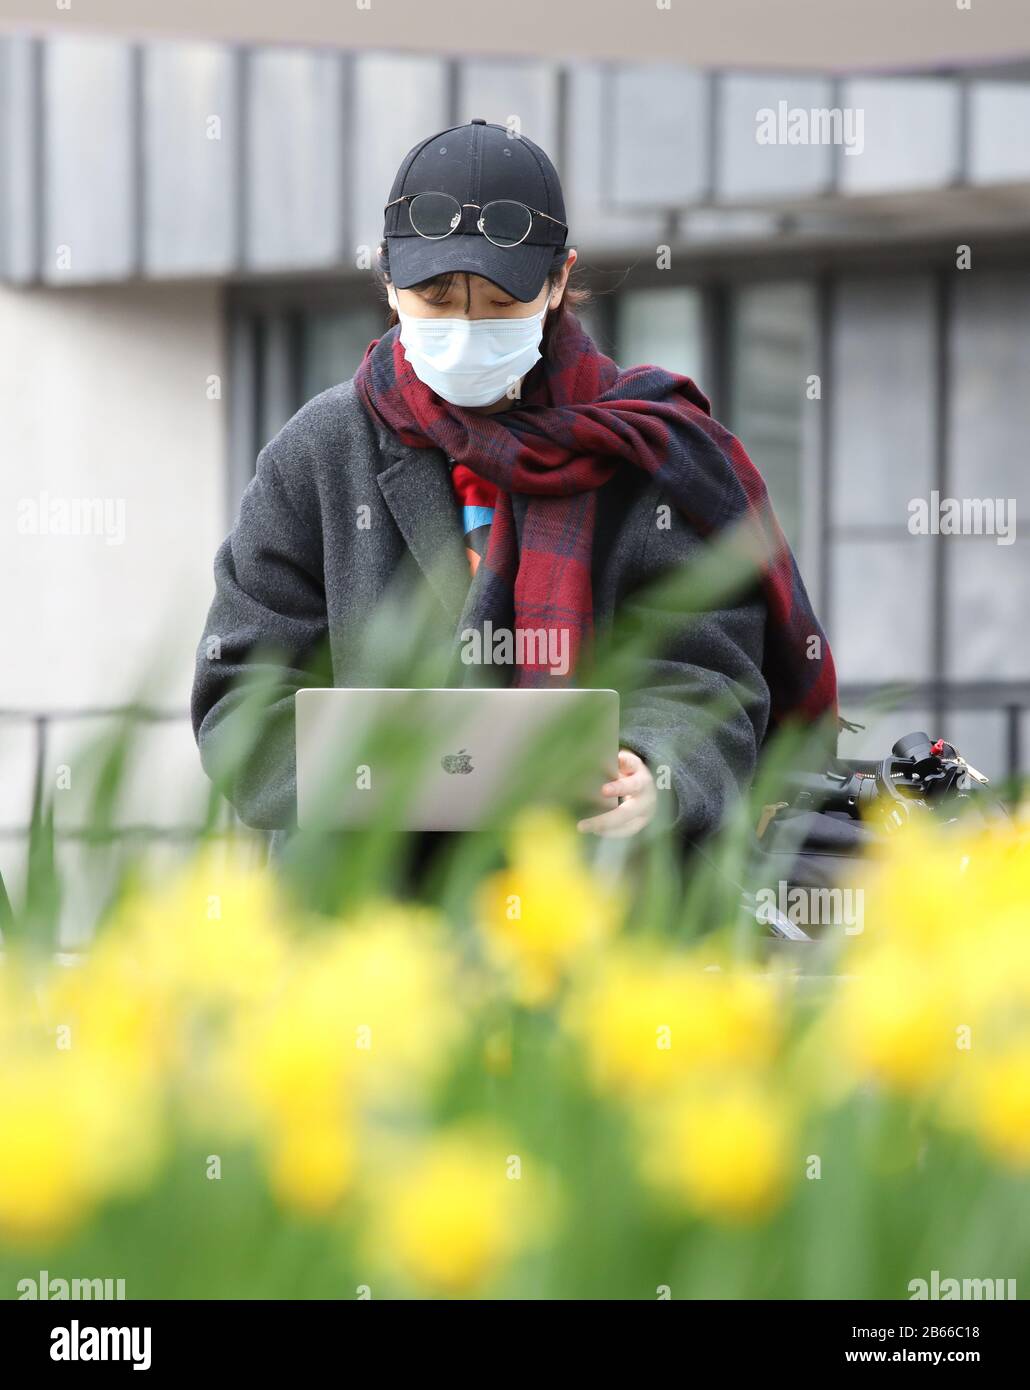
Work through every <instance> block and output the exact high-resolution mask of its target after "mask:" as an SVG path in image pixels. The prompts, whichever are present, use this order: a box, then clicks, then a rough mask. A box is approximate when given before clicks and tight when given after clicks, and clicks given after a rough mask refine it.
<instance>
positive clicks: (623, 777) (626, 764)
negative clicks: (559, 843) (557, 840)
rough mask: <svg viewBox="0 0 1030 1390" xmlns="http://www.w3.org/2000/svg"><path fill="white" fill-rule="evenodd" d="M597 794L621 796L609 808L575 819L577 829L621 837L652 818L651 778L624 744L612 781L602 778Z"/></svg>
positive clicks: (653, 791) (654, 801) (655, 802)
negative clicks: (617, 803)
mask: <svg viewBox="0 0 1030 1390" xmlns="http://www.w3.org/2000/svg"><path fill="white" fill-rule="evenodd" d="M601 795H602V796H619V797H622V800H621V801H620V802H619V805H618V806H616V807H615V809H614V810H612V811H602V813H601V814H600V815H599V816H590V817H589V818H588V819H587V820H581V821H577V822H576V829H577V830H582V831H584V832H590V833H591V834H594V835H603V836H604V837H605V838H606V839H612V840H622V839H625V838H627V837H628V836H630V835H636V834H638V833H639V832H640V831H641V830H643V828H644V826H645V825H649V824H650V823H651V821H652V820H653V819H654V813H655V810H656V809H657V806H658V793H657V791H656V789H655V784H654V778H653V777H652V776H651V772H650V769H649V768H648V767H647V764H646V763H645V762H644V761H643V759H642V758H638V757H637V755H636V753H631V752H630V751H629V749H628V748H621V749H620V750H619V775H618V777H616V779H615V780H614V781H613V782H605V784H604V786H603V787H602V788H601Z"/></svg>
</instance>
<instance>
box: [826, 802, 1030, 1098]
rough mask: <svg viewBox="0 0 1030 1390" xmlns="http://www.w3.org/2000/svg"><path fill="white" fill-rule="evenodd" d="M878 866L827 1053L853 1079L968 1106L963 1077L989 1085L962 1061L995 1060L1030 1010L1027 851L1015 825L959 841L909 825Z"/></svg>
mask: <svg viewBox="0 0 1030 1390" xmlns="http://www.w3.org/2000/svg"><path fill="white" fill-rule="evenodd" d="M879 858H880V864H879V870H878V873H877V875H876V876H875V878H874V880H873V881H872V883H871V891H870V894H869V898H868V900H867V910H866V926H867V933H866V935H865V936H864V937H857V938H855V939H854V940H853V941H852V942H851V943H850V944H849V947H848V950H847V952H846V954H845V957H844V961H843V969H844V970H845V971H846V972H847V974H848V976H849V979H848V980H847V981H846V983H845V984H844V985H843V986H842V987H841V989H840V990H839V994H838V998H837V1001H836V1003H835V1005H834V1006H833V1008H832V1009H831V1011H830V1023H831V1027H832V1028H833V1030H834V1034H833V1036H832V1038H831V1043H832V1045H833V1046H834V1047H835V1048H836V1049H837V1050H839V1051H840V1053H841V1055H842V1059H843V1060H844V1061H845V1063H846V1064H849V1065H851V1066H853V1067H854V1068H855V1071H856V1076H857V1077H859V1078H861V1077H863V1076H864V1077H868V1078H871V1079H874V1080H877V1081H880V1082H882V1083H884V1084H886V1085H888V1086H890V1087H892V1088H894V1089H897V1090H899V1091H904V1092H908V1093H910V1094H923V1095H925V1094H931V1093H932V1094H935V1095H937V1094H939V1093H940V1092H941V1091H942V1088H944V1087H946V1086H950V1087H954V1086H956V1085H958V1086H959V1087H960V1090H961V1092H962V1094H963V1095H968V1092H969V1083H970V1080H971V1076H976V1077H977V1078H980V1081H978V1082H977V1084H981V1083H982V1084H987V1082H986V1078H987V1077H988V1076H990V1074H991V1073H990V1069H989V1068H988V1067H986V1066H982V1065H977V1066H976V1067H974V1068H971V1067H970V1066H969V1062H968V1057H969V1052H970V1050H971V1049H973V1048H975V1050H976V1053H977V1055H978V1058H979V1060H980V1061H981V1062H984V1061H986V1059H987V1058H988V1057H989V1056H990V1055H991V1054H992V1053H993V1052H995V1051H997V1050H999V1049H1000V1050H1002V1051H1004V1050H1005V1048H1006V1046H1007V1042H1008V1039H1009V1037H1010V1034H1011V1029H1012V1027H1013V1023H1014V1020H1018V1018H1019V1017H1020V1016H1025V1013H1026V1008H1027V1005H1028V1004H1030V931H1028V930H1027V908H1026V905H1027V903H1028V902H1030V840H1028V838H1027V835H1026V832H1025V831H1024V830H1022V829H1020V827H1018V826H1015V825H999V826H996V827H993V828H992V829H991V830H990V831H989V832H985V831H983V830H980V829H977V830H976V831H975V832H972V833H970V832H968V831H966V832H960V833H958V834H956V833H955V832H954V830H948V831H946V832H941V831H937V832H934V831H932V830H931V829H928V828H926V827H922V826H919V825H916V826H915V827H913V828H911V829H910V830H909V831H907V832H906V833H905V834H904V835H897V836H894V837H892V839H891V840H890V841H889V842H888V844H887V845H886V846H885V848H884V850H883V851H882V852H881V854H880V856H879ZM870 903H871V905H872V911H871V912H870V910H869V905H870ZM963 1072H965V1073H971V1075H967V1076H966V1077H965V1079H963V1077H962V1073H963ZM973 1108H975V1107H973ZM951 1109H952V1118H954V1115H955V1114H956V1113H958V1112H957V1111H956V1110H955V1108H954V1106H953V1105H952V1107H951ZM970 1113H972V1110H970Z"/></svg>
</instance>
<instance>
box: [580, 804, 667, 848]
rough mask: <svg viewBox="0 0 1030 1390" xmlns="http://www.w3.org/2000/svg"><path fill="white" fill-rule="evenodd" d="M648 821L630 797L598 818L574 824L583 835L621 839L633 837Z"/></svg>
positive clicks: (638, 805)
mask: <svg viewBox="0 0 1030 1390" xmlns="http://www.w3.org/2000/svg"><path fill="white" fill-rule="evenodd" d="M649 820H650V816H649V815H648V814H647V813H646V812H645V810H644V808H643V807H642V806H641V804H640V802H639V800H637V798H635V797H631V798H630V799H629V800H627V801H624V802H623V803H622V804H621V805H620V806H616V807H615V809H614V810H612V811H603V812H602V813H601V815H599V816H590V817H588V818H587V819H586V820H581V821H577V822H576V829H577V830H580V831H582V832H583V833H584V834H590V835H601V836H602V837H604V838H605V839H613V840H616V839H622V838H624V837H626V836H629V835H635V834H636V833H637V832H638V831H639V830H643V828H644V826H645V825H646V824H647V823H648V821H649Z"/></svg>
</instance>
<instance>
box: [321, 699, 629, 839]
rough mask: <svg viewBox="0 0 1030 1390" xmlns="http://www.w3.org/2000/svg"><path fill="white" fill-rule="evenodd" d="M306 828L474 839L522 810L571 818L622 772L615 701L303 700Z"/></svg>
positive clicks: (603, 801)
mask: <svg viewBox="0 0 1030 1390" xmlns="http://www.w3.org/2000/svg"><path fill="white" fill-rule="evenodd" d="M296 727H297V818H298V824H299V825H300V826H301V828H304V829H310V828H316V827H317V828H323V829H325V828H339V827H348V826H349V827H357V826H367V825H372V824H376V823H380V824H385V823H389V824H391V825H393V826H395V827H397V828H398V829H404V830H477V829H484V828H486V827H487V826H488V825H489V824H490V823H491V821H493V820H494V819H495V818H503V817H505V816H507V815H510V814H511V813H512V812H513V811H516V810H517V809H518V807H519V806H520V805H523V804H527V803H537V804H539V803H541V802H546V803H548V804H553V803H557V804H561V805H565V806H566V807H567V808H568V809H569V811H570V812H571V813H572V814H573V815H576V816H580V815H587V814H597V813H598V812H600V811H604V810H610V809H611V808H613V807H614V806H616V805H617V804H618V801H617V799H616V798H613V797H608V798H604V797H602V796H601V795H600V788H601V786H602V784H603V783H604V782H605V781H607V780H608V779H609V778H611V777H614V776H615V775H616V773H617V770H618V751H619V696H618V692H617V691H614V690H569V689H561V690H556V689H543V690H517V689H497V690H490V689H467V690H466V689H460V690H452V689H433V690H392V689H359V690H341V689H324V688H316V689H305V690H299V691H298V692H297V697H296Z"/></svg>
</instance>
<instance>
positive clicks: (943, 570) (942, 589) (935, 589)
mask: <svg viewBox="0 0 1030 1390" xmlns="http://www.w3.org/2000/svg"><path fill="white" fill-rule="evenodd" d="M950 286H951V281H950V277H949V276H948V275H947V274H946V272H944V271H937V272H935V274H934V305H933V311H932V313H933V330H934V363H933V402H932V409H933V477H934V484H933V485H934V487H935V488H936V489H937V491H938V493H939V495H940V496H941V497H947V496H948V476H949V473H950V469H949V466H948V453H949V449H948V401H949V399H950V392H949V384H950V375H951V353H950V338H951V321H952V299H951V288H950ZM936 540H937V544H936V545H935V547H934V549H933V551H932V552H931V553H932V556H933V559H932V565H933V570H932V580H931V583H932V590H931V595H932V597H931V604H932V613H931V631H932V633H933V644H932V650H931V654H930V674H931V678H932V681H933V700H932V703H931V712H932V714H933V717H934V719H935V720H936V721H937V728H938V729H943V727H944V721H945V718H946V716H947V713H948V703H949V702H948V697H947V677H948V587H949V577H950V576H949V573H948V565H947V551H948V546H947V542H946V540H945V538H944V537H943V536H938V537H937V538H936Z"/></svg>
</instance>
